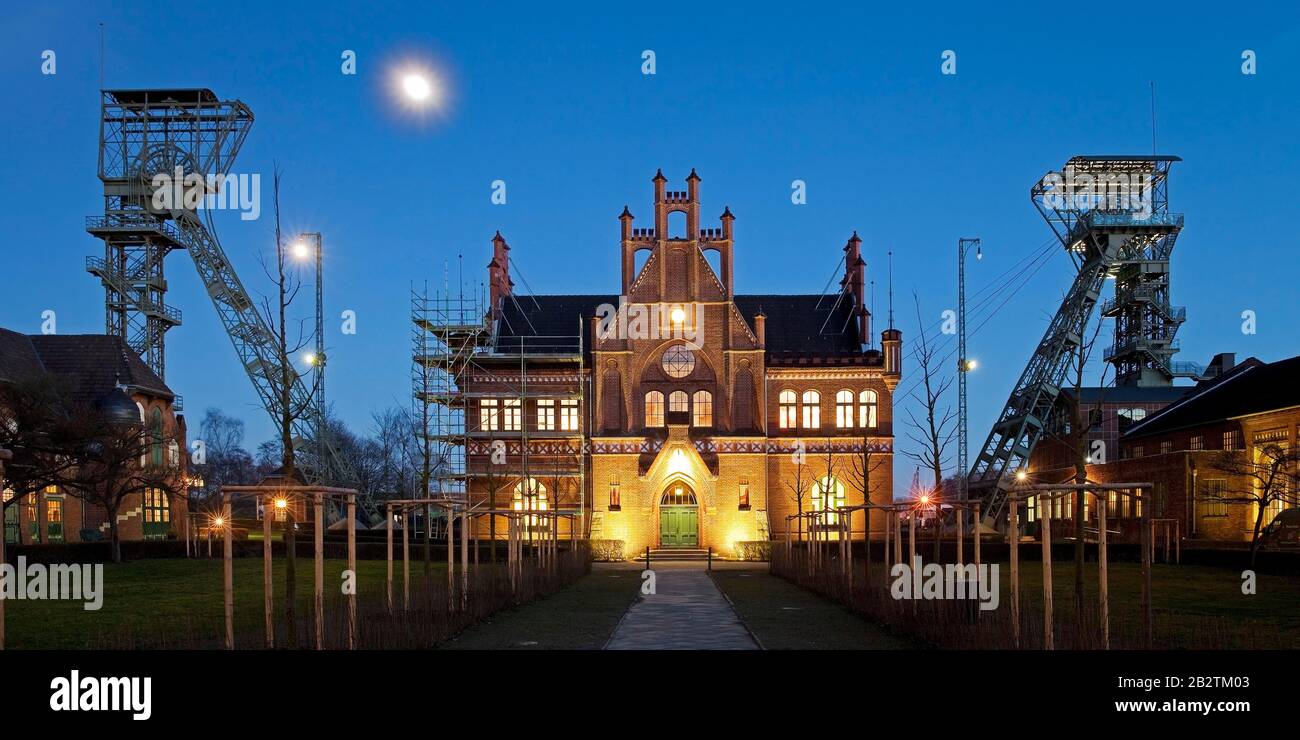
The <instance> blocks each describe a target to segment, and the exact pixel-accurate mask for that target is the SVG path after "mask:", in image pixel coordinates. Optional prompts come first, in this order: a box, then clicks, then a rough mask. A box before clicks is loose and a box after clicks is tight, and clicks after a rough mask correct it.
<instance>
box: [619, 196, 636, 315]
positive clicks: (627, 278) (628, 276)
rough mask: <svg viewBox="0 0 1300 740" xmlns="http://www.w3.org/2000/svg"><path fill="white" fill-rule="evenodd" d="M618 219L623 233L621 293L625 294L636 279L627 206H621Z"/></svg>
mask: <svg viewBox="0 0 1300 740" xmlns="http://www.w3.org/2000/svg"><path fill="white" fill-rule="evenodd" d="M618 221H619V223H620V224H621V225H622V233H623V255H622V261H623V295H627V289H628V288H629V287H631V285H632V281H633V280H635V279H636V276H635V275H633V274H632V270H633V268H635V267H636V248H635V247H633V246H632V212H631V211H629V210H628V209H627V206H623V212H622V213H620V214H619V215H618Z"/></svg>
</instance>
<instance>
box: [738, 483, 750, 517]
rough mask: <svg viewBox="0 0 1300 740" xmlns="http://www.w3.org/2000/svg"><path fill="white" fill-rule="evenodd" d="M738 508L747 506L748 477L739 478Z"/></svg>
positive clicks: (746, 507)
mask: <svg viewBox="0 0 1300 740" xmlns="http://www.w3.org/2000/svg"><path fill="white" fill-rule="evenodd" d="M740 508H742V509H748V508H749V479H747V478H741V479H740Z"/></svg>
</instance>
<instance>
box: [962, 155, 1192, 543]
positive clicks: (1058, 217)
mask: <svg viewBox="0 0 1300 740" xmlns="http://www.w3.org/2000/svg"><path fill="white" fill-rule="evenodd" d="M1177 161H1180V160H1179V158H1178V157H1171V156H1160V155H1150V156H1100V157H1074V158H1073V159H1071V160H1070V161H1069V162H1067V163H1066V167H1065V170H1064V171H1063V172H1049V173H1048V174H1047V175H1045V176H1044V177H1043V178H1042V179H1041V180H1039V182H1038V183H1037V184H1036V185H1034V187H1033V188H1032V189H1031V190H1030V199H1031V200H1032V201H1033V203H1034V206H1035V207H1037V208H1038V211H1039V213H1041V214H1042V216H1043V218H1044V219H1045V220H1046V221H1047V224H1048V226H1050V227H1051V228H1052V231H1053V232H1055V234H1056V236H1057V238H1058V239H1060V241H1061V244H1062V246H1064V247H1065V249H1066V251H1067V253H1068V254H1069V255H1070V257H1071V258H1072V259H1073V261H1074V263H1075V266H1076V267H1077V269H1078V274H1077V275H1076V276H1075V279H1074V283H1073V285H1071V286H1070V289H1069V291H1068V292H1067V293H1066V296H1065V298H1064V299H1063V300H1062V301H1061V305H1060V307H1059V308H1058V309H1057V311H1056V315H1055V316H1054V317H1053V318H1052V321H1051V323H1050V324H1049V325H1048V328H1047V331H1046V333H1045V334H1044V335H1043V338H1042V340H1041V341H1040V342H1039V344H1038V346H1037V348H1035V350H1034V354H1033V356H1032V357H1030V359H1029V364H1028V365H1027V366H1026V367H1025V370H1024V372H1023V373H1022V374H1021V376H1020V379H1019V380H1018V381H1017V382H1016V385H1015V388H1014V389H1013V390H1012V391H1011V396H1010V398H1008V399H1007V403H1006V405H1005V406H1004V407H1003V410H1002V413H1001V414H1000V415H999V416H998V420H997V422H996V423H995V424H994V425H993V429H992V431H990V432H989V436H988V439H987V440H986V441H985V443H984V447H983V448H981V450H980V452H979V455H978V457H977V458H976V460H975V465H974V467H972V469H971V472H970V488H971V495H972V497H974V496H980V497H982V498H984V499H985V501H986V507H985V512H986V514H987V518H986V520H985V521H986V523H987V524H992V525H994V526H998V525H1000V524H1001V514H1002V508H1003V506H1004V505H1005V503H1006V496H1005V493H1006V491H1007V490H1008V489H1009V488H1010V487H1011V485H1012V484H1013V480H1014V475H1013V476H1010V477H1009V476H1008V475H1007V473H1009V472H1010V473H1015V472H1017V471H1019V470H1021V469H1023V468H1024V467H1025V466H1026V465H1027V464H1028V462H1029V456H1030V454H1031V453H1032V452H1033V449H1034V447H1035V445H1037V444H1038V441H1039V439H1040V438H1041V437H1042V434H1043V428H1044V426H1045V424H1046V422H1047V419H1048V418H1049V416H1050V414H1051V412H1052V409H1053V406H1054V405H1055V404H1056V400H1057V397H1058V396H1059V395H1060V386H1061V383H1062V382H1063V381H1064V379H1065V374H1066V372H1067V370H1068V368H1069V364H1070V361H1071V360H1070V358H1071V357H1072V355H1073V354H1074V353H1075V352H1077V351H1078V348H1079V346H1080V344H1081V343H1082V341H1083V336H1084V330H1085V328H1086V327H1087V324H1088V320H1089V318H1090V316H1091V315H1092V309H1093V306H1094V305H1095V304H1096V303H1097V301H1098V299H1099V298H1100V296H1101V290H1102V286H1103V284H1104V282H1105V280H1106V278H1107V277H1110V276H1116V277H1119V276H1121V275H1123V276H1127V277H1125V278H1122V279H1121V281H1120V282H1117V286H1116V288H1117V290H1120V291H1122V295H1117V296H1116V301H1115V305H1114V307H1113V309H1112V310H1114V311H1116V312H1117V315H1123V316H1124V317H1125V318H1124V320H1123V321H1122V322H1120V321H1117V323H1116V333H1117V342H1116V346H1115V347H1112V348H1111V349H1110V351H1108V352H1107V353H1106V354H1107V360H1108V361H1110V362H1113V363H1115V365H1116V369H1117V370H1121V371H1122V372H1124V373H1125V375H1124V377H1125V378H1127V382H1131V383H1133V384H1137V383H1138V382H1139V381H1141V380H1143V379H1144V378H1145V379H1146V380H1145V382H1152V380H1158V379H1159V378H1161V377H1164V376H1165V375H1167V376H1168V377H1170V378H1172V376H1173V374H1174V373H1173V370H1174V368H1172V366H1171V365H1170V363H1169V356H1170V355H1172V354H1173V352H1174V351H1176V350H1177V347H1176V346H1175V345H1174V343H1173V333H1174V331H1176V330H1177V325H1178V323H1179V321H1181V319H1178V320H1173V319H1176V318H1177V312H1176V311H1174V312H1173V315H1172V316H1168V317H1166V318H1162V319H1160V320H1156V318H1155V316H1156V315H1157V314H1160V313H1161V312H1164V309H1167V308H1168V305H1167V300H1168V276H1169V255H1170V253H1171V252H1172V251H1173V243H1174V240H1175V239H1176V238H1177V237H1178V233H1179V231H1180V230H1181V229H1182V226H1183V215H1182V214H1181V213H1170V212H1169V201H1168V190H1167V178H1168V173H1169V167H1170V165H1171V164H1172V163H1174V162H1177ZM1155 285H1163V288H1162V289H1161V290H1154V289H1153V288H1154V286H1155ZM1121 286H1123V287H1121ZM1138 287H1143V290H1142V291H1138V290H1136V289H1137V288H1138ZM1139 293H1142V295H1139ZM1161 299H1163V300H1165V301H1166V304H1164V305H1163V306H1157V305H1150V304H1152V303H1153V302H1155V303H1158V302H1159V301H1160V300H1161ZM1166 313H1167V312H1166ZM1121 323H1122V324H1123V327H1122V329H1121ZM1121 332H1123V334H1122V336H1123V337H1125V339H1124V342H1123V343H1121V342H1120V341H1119V340H1118V337H1119V336H1121ZM1166 370H1168V371H1169V372H1168V373H1166V372H1165V371H1166Z"/></svg>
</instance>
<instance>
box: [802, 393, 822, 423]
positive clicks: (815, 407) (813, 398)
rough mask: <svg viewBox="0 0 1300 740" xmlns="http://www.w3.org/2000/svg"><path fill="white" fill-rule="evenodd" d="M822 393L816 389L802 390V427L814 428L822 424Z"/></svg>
mask: <svg viewBox="0 0 1300 740" xmlns="http://www.w3.org/2000/svg"><path fill="white" fill-rule="evenodd" d="M821 403H822V394H820V393H818V392H817V391H804V392H803V427H804V429H816V428H818V427H820V426H821V425H822V407H821Z"/></svg>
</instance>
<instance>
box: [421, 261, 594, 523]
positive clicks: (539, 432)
mask: <svg viewBox="0 0 1300 740" xmlns="http://www.w3.org/2000/svg"><path fill="white" fill-rule="evenodd" d="M501 300H503V301H509V302H510V303H511V304H512V309H513V311H512V313H513V315H514V316H515V317H516V318H519V317H523V318H524V321H523V322H516V323H522V324H523V325H522V326H514V325H513V324H512V323H511V322H510V321H509V319H508V318H503V317H502V316H503V311H502V310H501V307H498V308H497V310H491V309H489V307H488V305H487V301H485V300H484V299H483V298H482V297H481V296H471V297H466V296H465V295H464V292H463V291H460V292H459V293H458V294H456V295H453V294H452V292H451V291H450V290H444V291H442V292H435V293H434V294H432V295H431V294H430V293H429V291H428V288H427V286H423V287H421V288H416V287H414V286H413V287H412V289H411V325H412V326H411V344H412V370H411V386H412V387H411V390H412V398H413V401H414V407H413V413H412V416H413V418H414V419H415V427H416V429H415V434H416V437H417V441H418V443H419V445H420V448H421V451H422V456H423V459H425V460H428V461H429V463H428V470H427V471H422V472H423V475H422V480H424V481H427V484H426V490H425V491H424V494H425V496H426V497H427V498H430V499H441V500H446V501H457V502H461V503H463V504H465V505H474V504H476V503H487V504H489V508H491V509H493V510H496V509H498V508H500V502H499V499H498V497H497V495H493V496H492V497H491V498H492V501H486V499H487V498H488V494H489V490H488V489H491V491H490V493H493V494H499V493H500V492H501V491H503V490H504V491H509V492H510V494H509V498H508V499H507V503H506V506H507V508H511V509H513V510H514V511H519V512H525V513H526V512H529V511H552V512H554V513H556V514H557V515H558V514H561V513H562V512H560V511H559V509H560V508H561V507H562V506H563V505H564V502H563V501H561V500H560V495H561V493H562V492H560V491H556V490H551V491H550V495H549V497H548V494H547V492H546V489H545V486H544V485H539V480H545V479H551V480H562V481H565V482H566V487H568V488H572V487H573V486H571V485H568V482H570V481H574V482H576V484H577V485H576V489H577V490H576V501H575V502H573V503H575V504H576V506H569V507H568V508H569V509H570V511H569V512H567V514H566V516H568V517H569V518H570V520H571V521H573V522H574V524H573V525H572V526H571V529H570V536H571V538H577V537H578V536H580V534H581V533H585V526H586V525H585V522H586V515H585V508H586V467H587V466H586V453H587V441H586V440H587V429H588V427H589V423H588V418H589V416H588V409H587V403H586V398H587V390H586V389H587V385H588V383H589V377H588V374H587V371H586V368H585V366H584V361H583V359H584V348H583V336H582V333H581V324H580V319H578V317H575V328H576V329H577V330H578V331H577V332H576V333H575V334H573V335H566V336H540V335H538V334H537V333H536V332H535V330H533V329H532V326H531V324H530V322H528V321H527V319H526V316H524V312H523V308H522V305H521V304H520V303H519V299H518V298H516V297H515V296H513V295H510V296H506V297H504V298H503V299H501ZM523 300H525V301H528V300H530V299H528V298H524V299H523ZM557 385H558V386H559V387H557ZM483 401H491V402H493V403H494V405H493V411H492V413H491V417H492V418H493V420H494V421H493V423H488V424H485V423H484V416H483V415H482V414H474V413H471V412H470V409H471V408H472V406H473V405H475V404H481V403H482V402H483ZM539 401H548V402H551V403H552V404H553V406H552V407H551V408H554V410H555V411H556V412H557V413H558V415H557V416H554V417H550V421H549V423H546V424H543V423H541V412H540V411H539V410H538V409H537V402H539ZM564 401H576V402H577V404H576V409H574V411H575V413H574V415H572V416H566V415H565V412H564V409H566V408H572V406H566V405H565V404H564V403H563V402H564ZM495 402H500V403H501V404H502V405H501V406H500V407H498V406H496V405H495ZM511 402H514V403H511ZM530 402H531V403H530ZM530 411H531V412H532V413H530ZM538 455H541V456H542V458H543V459H544V460H545V461H547V462H542V463H535V458H536V457H537V456H538ZM525 481H529V483H527V484H525ZM476 482H477V483H479V484H480V485H477V486H476V485H475V483H476ZM476 497H477V498H479V499H482V500H479V501H475V498H476ZM574 514H576V516H574ZM493 519H494V520H495V517H493ZM524 530H525V531H524V532H523V535H522V536H523V537H524V539H529V538H530V536H531V534H532V531H531V528H529V527H524ZM494 532H495V537H496V538H497V539H504V538H506V537H507V532H508V528H507V527H504V526H503V527H501V528H496V529H495V530H494ZM474 536H475V537H481V536H482V533H481V532H477V531H476V532H475V533H474Z"/></svg>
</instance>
